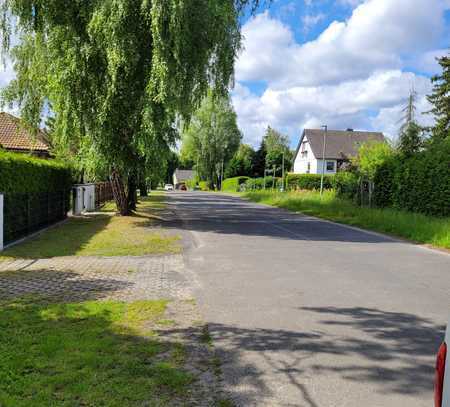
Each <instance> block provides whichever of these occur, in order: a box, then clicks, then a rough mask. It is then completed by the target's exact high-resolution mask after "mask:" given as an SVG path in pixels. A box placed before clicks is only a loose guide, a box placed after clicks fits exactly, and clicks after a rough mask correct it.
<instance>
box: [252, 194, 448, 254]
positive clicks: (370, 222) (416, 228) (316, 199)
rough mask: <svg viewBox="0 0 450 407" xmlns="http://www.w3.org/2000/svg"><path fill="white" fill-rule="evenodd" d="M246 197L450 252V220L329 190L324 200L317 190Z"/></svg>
mask: <svg viewBox="0 0 450 407" xmlns="http://www.w3.org/2000/svg"><path fill="white" fill-rule="evenodd" d="M243 196H244V197H247V198H248V199H250V200H252V201H254V202H260V203H265V204H268V205H272V206H277V207H279V208H285V209H288V210H291V211H294V212H301V213H304V214H307V215H312V216H317V217H320V218H324V219H329V220H332V221H335V222H340V223H345V224H348V225H354V226H360V227H363V228H366V229H370V230H374V231H378V232H383V233H388V234H391V235H393V236H398V237H403V238H406V239H410V240H413V241H415V242H418V243H426V244H430V245H434V246H437V247H442V248H447V249H450V219H449V218H436V217H432V216H426V215H422V214H419V213H411V212H406V211H400V210H396V209H388V208H386V209H377V208H362V207H360V206H357V205H355V204H353V203H352V202H350V201H347V200H343V199H339V198H337V197H336V196H335V193H334V191H326V192H325V193H324V195H323V197H321V196H320V194H319V192H316V191H299V192H284V193H283V192H275V191H255V192H247V193H244V194H243Z"/></svg>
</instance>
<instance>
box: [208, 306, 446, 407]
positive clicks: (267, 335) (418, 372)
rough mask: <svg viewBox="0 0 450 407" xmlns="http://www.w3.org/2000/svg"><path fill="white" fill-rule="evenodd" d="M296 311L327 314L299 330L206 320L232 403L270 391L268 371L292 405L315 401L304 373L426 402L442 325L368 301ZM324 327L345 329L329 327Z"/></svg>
mask: <svg viewBox="0 0 450 407" xmlns="http://www.w3.org/2000/svg"><path fill="white" fill-rule="evenodd" d="M299 311H300V312H301V313H308V314H309V313H314V314H318V315H324V316H327V317H328V318H326V319H324V320H318V321H317V322H318V323H319V326H320V327H321V328H320V329H317V330H316V331H305V332H302V331H288V330H282V329H256V328H255V329H246V328H241V327H233V326H227V325H222V324H214V323H212V324H209V332H210V334H211V336H212V338H213V339H214V343H215V345H216V347H217V351H218V354H219V355H220V357H221V359H222V361H223V370H224V371H225V373H226V375H225V384H226V388H227V389H229V390H231V395H230V397H231V398H232V399H235V400H237V401H238V402H239V405H254V404H255V400H259V402H260V403H261V405H264V403H268V402H270V400H271V398H273V397H277V395H276V394H274V392H273V389H274V388H276V387H277V386H278V385H281V384H280V383H271V382H270V381H271V379H273V378H275V379H276V380H278V381H280V382H281V383H282V384H283V385H286V384H289V385H290V386H291V389H295V390H294V391H293V393H294V394H291V396H292V397H294V398H296V399H297V400H298V404H293V405H305V406H311V407H316V406H318V405H322V404H320V403H318V401H317V400H316V398H317V394H316V393H315V392H314V391H315V390H317V387H311V386H310V385H309V383H310V381H309V379H310V378H311V377H321V376H323V377H330V376H334V377H339V378H340V379H341V380H343V381H344V382H345V381H348V382H359V383H363V384H365V385H367V386H370V387H371V389H374V391H376V392H379V393H385V394H397V395H412V396H416V397H419V396H421V397H425V398H428V397H430V403H431V397H432V386H433V375H434V357H435V356H434V355H435V352H436V350H437V348H438V346H439V344H440V342H441V341H442V338H443V334H444V329H445V327H444V326H443V325H439V324H436V323H434V322H433V321H432V320H430V319H427V318H423V317H420V316H417V315H414V314H408V313H399V312H389V311H383V310H379V309H374V308H360V307H352V308H338V307H321V308H308V307H302V308H300V309H299ZM330 326H333V327H334V326H339V327H342V328H346V329H342V330H335V329H333V332H330V330H329V329H328V328H329V327H330ZM322 328H323V329H322ZM336 332H338V333H336ZM339 332H340V333H339ZM258 360H259V362H255V361H258ZM262 366H263V368H262ZM322 389H323V388H322ZM287 405H290V404H287Z"/></svg>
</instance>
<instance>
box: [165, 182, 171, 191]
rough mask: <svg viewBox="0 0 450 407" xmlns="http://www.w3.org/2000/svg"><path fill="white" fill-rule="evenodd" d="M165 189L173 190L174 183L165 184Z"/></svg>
mask: <svg viewBox="0 0 450 407" xmlns="http://www.w3.org/2000/svg"><path fill="white" fill-rule="evenodd" d="M164 190H165V191H173V185H172V184H166V185H164Z"/></svg>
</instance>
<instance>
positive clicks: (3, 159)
mask: <svg viewBox="0 0 450 407" xmlns="http://www.w3.org/2000/svg"><path fill="white" fill-rule="evenodd" d="M71 185H72V174H71V171H70V169H69V168H68V167H67V166H66V165H64V164H62V163H60V162H57V161H55V160H52V159H49V160H44V159H40V158H35V157H31V156H29V155H26V154H16V153H9V152H4V151H0V192H3V193H39V192H52V191H63V190H67V189H69V188H70V187H71Z"/></svg>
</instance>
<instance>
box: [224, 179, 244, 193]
mask: <svg viewBox="0 0 450 407" xmlns="http://www.w3.org/2000/svg"><path fill="white" fill-rule="evenodd" d="M248 179H249V177H233V178H227V179H224V180H223V182H222V191H228V192H238V191H239V190H240V186H241V185H242V184H244V183H245V182H246V181H247V180H248Z"/></svg>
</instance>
